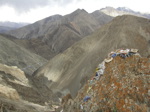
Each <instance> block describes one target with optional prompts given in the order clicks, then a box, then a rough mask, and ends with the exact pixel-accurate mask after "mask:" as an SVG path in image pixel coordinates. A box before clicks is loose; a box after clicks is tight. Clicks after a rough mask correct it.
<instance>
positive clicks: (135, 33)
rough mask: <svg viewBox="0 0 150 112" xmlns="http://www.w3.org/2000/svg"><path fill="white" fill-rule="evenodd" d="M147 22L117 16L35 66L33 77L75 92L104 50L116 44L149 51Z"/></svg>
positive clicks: (108, 49)
mask: <svg viewBox="0 0 150 112" xmlns="http://www.w3.org/2000/svg"><path fill="white" fill-rule="evenodd" d="M149 40H150V22H149V20H148V19H145V18H140V17H135V16H120V17H116V18H115V19H113V20H112V21H111V22H110V23H108V24H106V25H104V26H103V27H101V28H100V29H99V30H97V31H96V32H95V33H93V34H92V35H90V36H88V37H86V38H84V39H82V40H81V41H79V42H77V43H76V44H74V45H73V46H72V47H70V48H68V49H67V50H66V51H65V52H63V53H61V54H59V55H57V56H55V57H54V58H53V59H51V60H50V61H49V62H48V63H47V64H46V65H44V66H43V67H41V68H39V69H38V70H37V71H36V72H35V73H34V77H36V78H38V77H47V78H48V80H50V81H52V82H51V83H46V85H47V86H48V87H49V88H51V89H52V90H53V91H61V92H62V93H64V94H65V93H68V92H70V93H71V95H73V96H75V95H76V93H77V91H78V90H79V89H80V88H81V87H82V86H83V84H84V83H85V81H86V80H87V79H88V78H89V76H91V74H92V73H93V71H94V70H95V68H96V66H97V65H98V64H99V63H100V62H101V61H103V60H104V58H105V57H106V55H107V53H108V52H110V51H112V50H114V49H118V48H136V49H139V52H140V54H141V55H142V56H145V57H147V56H148V55H149V54H150V43H149Z"/></svg>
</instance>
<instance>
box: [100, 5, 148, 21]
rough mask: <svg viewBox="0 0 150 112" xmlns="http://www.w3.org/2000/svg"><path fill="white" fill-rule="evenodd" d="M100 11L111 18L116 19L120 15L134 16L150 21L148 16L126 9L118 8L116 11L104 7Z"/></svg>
mask: <svg viewBox="0 0 150 112" xmlns="http://www.w3.org/2000/svg"><path fill="white" fill-rule="evenodd" d="M100 11H101V12H103V13H105V14H107V15H109V16H112V17H116V16H120V15H135V16H140V17H144V18H148V19H150V14H148V13H141V12H136V11H133V10H131V9H129V8H126V7H118V8H116V9H115V8H113V7H106V8H102V9H100Z"/></svg>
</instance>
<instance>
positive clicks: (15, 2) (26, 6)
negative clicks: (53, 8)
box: [0, 0, 50, 12]
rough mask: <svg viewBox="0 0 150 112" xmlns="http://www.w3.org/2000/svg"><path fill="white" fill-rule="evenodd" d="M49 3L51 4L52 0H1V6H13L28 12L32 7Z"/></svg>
mask: <svg viewBox="0 0 150 112" xmlns="http://www.w3.org/2000/svg"><path fill="white" fill-rule="evenodd" d="M47 5H50V0H0V7H1V6H9V7H13V8H14V9H15V10H16V11H17V12H27V11H29V10H30V9H33V8H36V7H43V6H47Z"/></svg>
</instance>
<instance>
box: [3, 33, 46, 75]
mask: <svg viewBox="0 0 150 112" xmlns="http://www.w3.org/2000/svg"><path fill="white" fill-rule="evenodd" d="M46 62H47V60H46V59H44V58H42V57H40V56H38V55H36V54H34V53H31V52H29V51H27V50H26V49H24V48H22V47H20V46H19V45H17V44H15V43H14V42H12V41H11V40H9V39H7V38H5V37H4V36H1V35H0V63H3V64H6V65H11V66H17V67H19V68H20V69H22V70H23V71H25V72H26V73H27V74H30V75H31V74H32V73H33V72H34V71H35V70H37V69H38V68H39V67H40V66H42V65H43V64H44V63H46Z"/></svg>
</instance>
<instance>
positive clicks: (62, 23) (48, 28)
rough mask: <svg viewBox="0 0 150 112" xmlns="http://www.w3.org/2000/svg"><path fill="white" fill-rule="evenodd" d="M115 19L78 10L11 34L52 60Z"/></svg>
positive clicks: (98, 13)
mask: <svg viewBox="0 0 150 112" xmlns="http://www.w3.org/2000/svg"><path fill="white" fill-rule="evenodd" d="M111 20H112V17H110V16H107V15H105V14H104V13H101V12H93V13H92V14H89V13H88V12H86V11H85V10H83V9H77V10H76V11H74V12H73V13H71V14H68V15H65V16H61V15H54V16H50V17H48V18H45V19H43V20H40V21H37V22H35V23H34V24H31V25H28V26H25V27H22V28H19V29H17V30H12V31H10V32H9V34H10V35H12V36H14V37H16V38H18V39H22V40H25V41H26V42H23V44H22V43H21V42H20V40H19V43H20V45H24V47H26V48H27V49H28V50H31V51H33V52H34V53H36V54H38V55H41V56H42V57H44V58H46V59H50V58H52V57H54V56H55V55H57V54H58V53H60V52H63V51H64V50H65V49H67V48H68V47H70V46H71V45H72V44H74V43H75V42H77V41H79V40H80V39H82V38H83V37H85V36H87V35H89V34H91V33H92V32H93V31H95V30H96V29H97V28H99V27H100V26H102V25H103V24H105V23H107V22H109V21H111ZM16 41H17V40H16ZM24 43H25V44H24ZM29 46H31V47H30V48H29ZM43 50H44V51H43Z"/></svg>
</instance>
